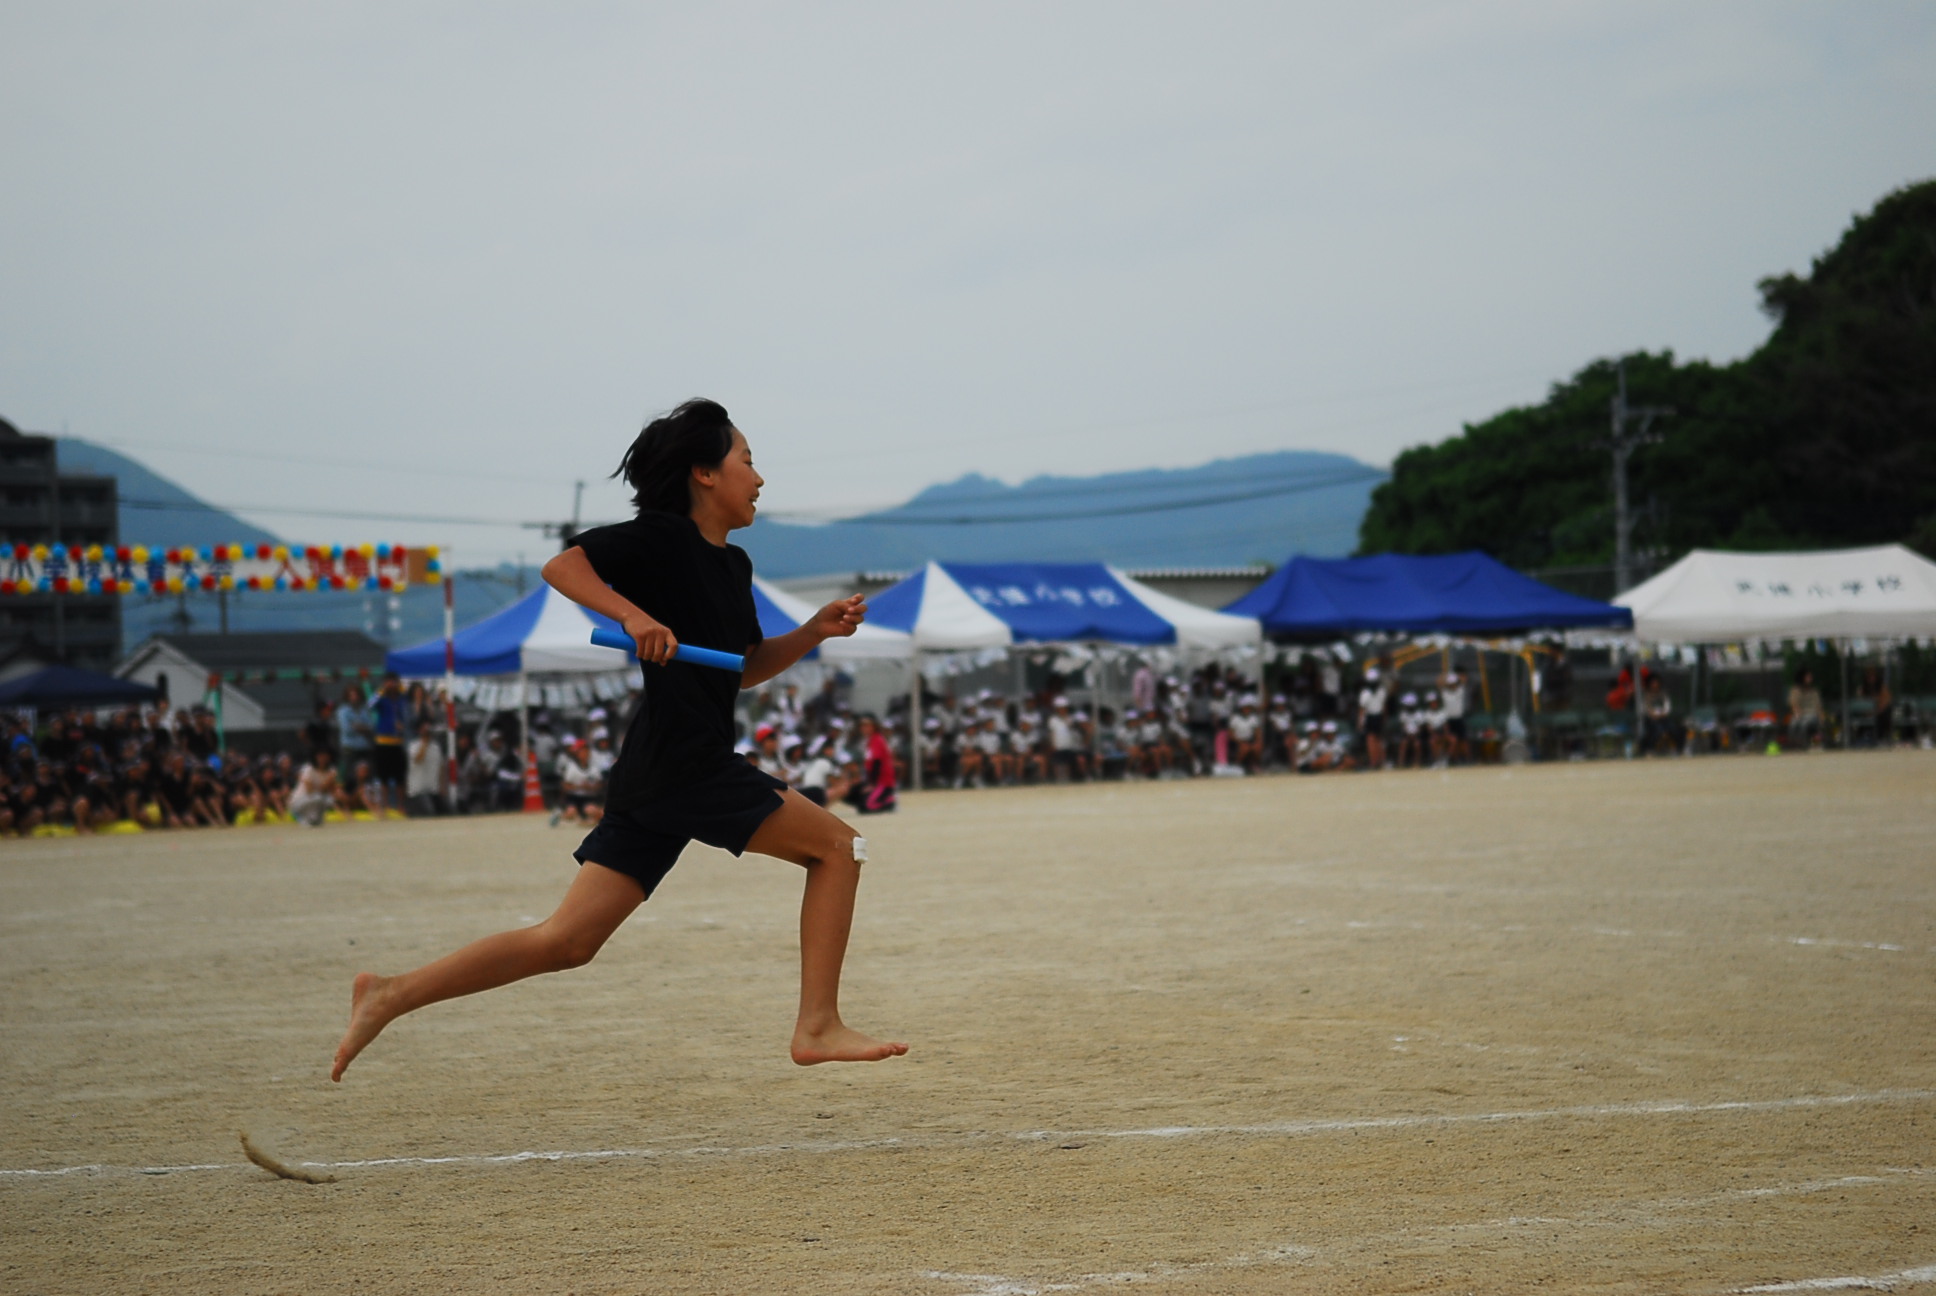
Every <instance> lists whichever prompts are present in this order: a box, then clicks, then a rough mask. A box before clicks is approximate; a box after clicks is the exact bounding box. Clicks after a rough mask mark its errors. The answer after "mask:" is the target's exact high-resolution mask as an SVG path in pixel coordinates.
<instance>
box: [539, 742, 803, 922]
mask: <svg viewBox="0 0 1936 1296" xmlns="http://www.w3.org/2000/svg"><path fill="white" fill-rule="evenodd" d="M785 791H786V784H784V783H782V782H780V780H779V779H776V778H774V777H773V776H772V775H771V774H767V773H764V772H762V771H760V770H757V769H755V768H753V767H752V766H751V765H749V764H747V763H746V762H745V761H742V760H735V761H733V762H732V763H731V764H730V765H727V766H725V767H724V768H722V769H721V770H720V771H719V772H718V773H717V774H714V775H713V776H712V777H711V778H708V779H706V780H705V781H703V782H700V783H694V784H692V785H690V786H688V787H683V788H681V789H679V791H678V792H677V793H674V794H673V795H671V796H667V797H664V798H661V799H660V800H657V801H653V802H649V803H647V804H645V805H637V806H632V807H630V808H629V809H625V810H608V811H607V812H606V813H605V817H604V818H603V819H600V820H599V821H598V826H597V827H596V828H593V829H592V830H591V831H590V832H589V833H587V834H585V840H584V841H582V842H580V843H579V845H578V849H577V850H575V851H573V852H572V855H573V857H574V858H576V859H577V861H578V862H579V863H580V864H603V865H604V866H605V867H606V868H608V869H612V870H615V871H616V872H619V873H623V874H625V876H627V877H629V878H631V879H632V880H633V881H635V882H637V883H638V884H639V885H640V886H642V887H644V888H645V894H646V895H647V896H650V895H651V894H652V892H653V890H654V889H655V888H657V887H658V885H659V883H660V882H661V881H663V880H664V878H665V875H666V874H668V873H670V872H671V871H672V866H673V865H674V864H676V863H678V862H679V852H681V851H683V850H685V848H686V843H687V842H691V841H702V842H704V843H706V845H708V846H717V847H718V848H719V849H721V850H726V851H731V852H732V853H733V854H735V855H739V854H742V853H744V852H745V850H746V843H747V842H749V841H751V840H753V834H754V833H755V832H757V831H759V826H760V825H761V824H763V823H765V822H766V817H767V816H768V815H770V814H772V813H773V812H774V811H775V810H778V809H779V808H780V801H781V795H780V794H781V793H783V792H785Z"/></svg>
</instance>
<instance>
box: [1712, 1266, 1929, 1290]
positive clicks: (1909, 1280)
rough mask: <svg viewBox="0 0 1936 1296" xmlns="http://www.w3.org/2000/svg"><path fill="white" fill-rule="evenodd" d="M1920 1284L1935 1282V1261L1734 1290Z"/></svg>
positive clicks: (1888, 1287) (1890, 1287)
mask: <svg viewBox="0 0 1936 1296" xmlns="http://www.w3.org/2000/svg"><path fill="white" fill-rule="evenodd" d="M1919 1283H1936V1264H1932V1265H1920V1266H1918V1267H1917V1268H1914V1269H1898V1270H1896V1272H1894V1273H1887V1274H1872V1275H1869V1276H1867V1277H1847V1278H1797V1279H1796V1280H1795V1281H1793V1282H1778V1283H1762V1284H1760V1285H1759V1286H1755V1287H1736V1288H1735V1289H1734V1290H1735V1291H1737V1292H1742V1293H1747V1292H1811V1291H1894V1290H1895V1289H1896V1288H1898V1287H1904V1286H1910V1285H1913V1284H1919Z"/></svg>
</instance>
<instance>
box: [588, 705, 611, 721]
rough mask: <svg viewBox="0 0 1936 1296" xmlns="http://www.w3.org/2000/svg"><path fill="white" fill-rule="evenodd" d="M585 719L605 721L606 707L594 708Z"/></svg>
mask: <svg viewBox="0 0 1936 1296" xmlns="http://www.w3.org/2000/svg"><path fill="white" fill-rule="evenodd" d="M585 718H586V719H587V720H603V719H605V718H606V716H605V708H604V707H593V708H592V709H591V711H590V712H589V713H588V714H587V715H586V716H585Z"/></svg>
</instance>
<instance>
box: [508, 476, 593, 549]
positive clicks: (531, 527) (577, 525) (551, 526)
mask: <svg viewBox="0 0 1936 1296" xmlns="http://www.w3.org/2000/svg"><path fill="white" fill-rule="evenodd" d="M584 504H585V483H584V482H582V481H581V482H578V483H576V484H575V487H574V489H573V490H572V494H571V520H570V521H569V522H524V523H521V524H520V525H521V526H523V527H524V529H525V530H527V531H542V532H543V533H544V536H545V538H546V539H547V540H557V541H559V542H561V543H562V544H566V545H569V544H570V543H571V540H572V537H574V536H576V535H577V534H578V533H579V532H580V531H585V530H589V529H590V528H589V527H587V526H586V524H585V522H584V520H583V513H582V510H583V508H584ZM592 525H593V526H601V525H604V524H603V523H593V524H592Z"/></svg>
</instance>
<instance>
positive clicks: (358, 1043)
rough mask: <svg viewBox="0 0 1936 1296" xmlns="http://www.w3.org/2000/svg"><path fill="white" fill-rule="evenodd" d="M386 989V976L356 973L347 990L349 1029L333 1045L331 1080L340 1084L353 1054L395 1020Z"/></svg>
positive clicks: (359, 1051)
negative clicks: (348, 992)
mask: <svg viewBox="0 0 1936 1296" xmlns="http://www.w3.org/2000/svg"><path fill="white" fill-rule="evenodd" d="M389 986H390V978H389V977H380V976H378V975H377V974H376V973H374V972H358V973H357V974H356V981H355V984H353V985H352V986H351V987H350V1028H349V1029H348V1030H346V1031H344V1032H343V1042H342V1043H341V1044H338V1045H337V1046H336V1063H335V1065H333V1066H331V1067H330V1069H329V1078H330V1079H331V1080H337V1081H340V1080H341V1079H342V1078H343V1072H345V1071H347V1070H349V1067H350V1063H351V1062H354V1061H355V1060H356V1055H357V1054H358V1053H361V1052H362V1051H363V1048H364V1046H365V1045H367V1044H368V1043H369V1042H370V1041H371V1040H373V1039H375V1038H376V1037H377V1035H378V1034H380V1033H381V1032H382V1030H383V1028H384V1027H385V1026H388V1025H389V1024H390V1022H391V1021H392V1020H393V1019H394V1018H395V1017H396V1014H395V1013H394V1012H392V1011H390V1003H389V999H390V996H389V995H387V994H385V993H384V991H385V990H387V989H388V988H389Z"/></svg>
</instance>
